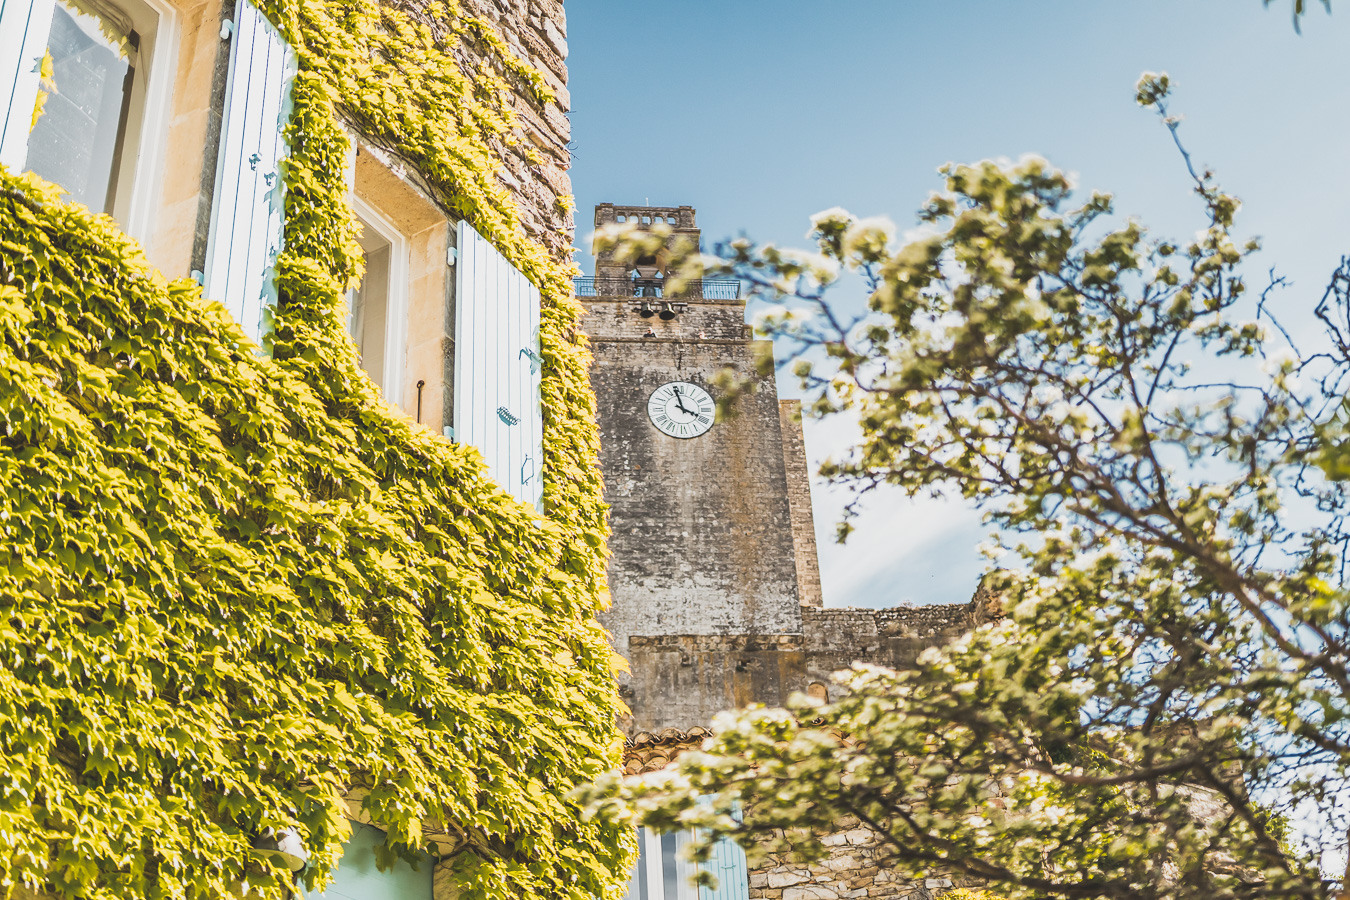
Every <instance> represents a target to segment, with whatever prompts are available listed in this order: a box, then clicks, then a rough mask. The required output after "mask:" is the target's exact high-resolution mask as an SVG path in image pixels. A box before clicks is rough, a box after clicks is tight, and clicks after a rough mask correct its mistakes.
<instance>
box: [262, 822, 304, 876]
mask: <svg viewBox="0 0 1350 900" xmlns="http://www.w3.org/2000/svg"><path fill="white" fill-rule="evenodd" d="M250 855H252V856H260V857H262V858H263V859H268V860H271V861H272V862H274V863H279V864H281V865H283V866H285V867H286V868H287V869H289V870H290V871H292V872H299V871H300V870H301V869H303V868H304V867H305V863H307V862H309V851H307V850H306V849H305V844H304V842H303V841H301V840H300V833H299V832H298V831H296V830H295V829H294V828H283V829H281V830H280V831H273V830H272V829H270V828H269V829H267V830H266V831H265V832H263V833H262V834H260V835H258V836H257V837H255V838H254V839H253V852H252V853H251V854H250Z"/></svg>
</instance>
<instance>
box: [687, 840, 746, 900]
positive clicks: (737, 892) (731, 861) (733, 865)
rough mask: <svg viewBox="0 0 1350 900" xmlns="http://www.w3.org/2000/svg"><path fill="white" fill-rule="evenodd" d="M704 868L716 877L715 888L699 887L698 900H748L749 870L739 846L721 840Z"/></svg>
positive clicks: (729, 841) (731, 841)
mask: <svg viewBox="0 0 1350 900" xmlns="http://www.w3.org/2000/svg"><path fill="white" fill-rule="evenodd" d="M704 868H706V869H707V870H708V871H709V872H711V873H712V874H714V875H716V876H717V888H716V889H710V888H706V887H700V888H699V889H698V898H699V900H749V898H750V870H749V866H748V865H747V864H746V861H745V851H744V850H742V849H741V845H740V844H738V843H736V842H735V841H733V840H729V839H727V838H721V839H720V840H718V842H717V843H716V844H714V845H713V852H712V858H711V859H709V860H708V861H707V862H706V863H704Z"/></svg>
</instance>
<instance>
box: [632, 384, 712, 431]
mask: <svg viewBox="0 0 1350 900" xmlns="http://www.w3.org/2000/svg"><path fill="white" fill-rule="evenodd" d="M715 411H716V407H715V406H714V404H713V398H712V397H710V396H709V395H708V392H707V391H705V390H704V389H703V388H701V387H699V386H698V385H696V384H690V383H689V382H687V381H672V382H670V383H668V384H663V385H661V386H660V387H659V388H657V389H656V390H654V391H652V395H651V397H650V398H649V399H648V400H647V415H648V416H650V417H651V420H652V424H653V425H655V426H656V427H657V428H659V429H661V430H662V431H664V432H665V433H666V434H668V435H670V436H671V437H673V438H696V437H698V436H699V435H701V434H706V433H707V431H708V429H709V428H712V426H713V414H714V412H715Z"/></svg>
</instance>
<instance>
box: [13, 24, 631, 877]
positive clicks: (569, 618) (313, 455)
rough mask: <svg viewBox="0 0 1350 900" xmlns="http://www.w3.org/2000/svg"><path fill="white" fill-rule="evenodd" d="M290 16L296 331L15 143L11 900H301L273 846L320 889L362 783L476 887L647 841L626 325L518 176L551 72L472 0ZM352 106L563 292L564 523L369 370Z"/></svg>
mask: <svg viewBox="0 0 1350 900" xmlns="http://www.w3.org/2000/svg"><path fill="white" fill-rule="evenodd" d="M263 8H264V11H265V12H266V14H267V15H268V17H269V18H270V19H271V20H272V21H273V22H274V23H275V24H277V26H278V27H279V28H280V29H281V30H282V32H283V34H284V35H285V36H286V38H287V40H288V41H289V42H290V43H291V44H292V46H293V47H294V48H295V50H296V53H297V57H298V60H299V74H298V76H297V78H296V81H295V85H294V97H293V100H294V114H293V118H292V124H291V126H290V129H289V132H288V138H289V141H290V146H291V153H290V160H289V162H288V164H287V167H286V169H285V175H284V178H285V183H286V188H287V193H286V204H285V215H286V243H285V248H284V251H283V253H282V256H281V258H280V259H279V261H278V266H277V269H278V273H279V274H278V288H279V296H280V300H279V302H278V305H277V307H276V308H275V310H274V311H273V317H272V321H271V333H270V335H269V337H268V339H267V347H266V351H267V353H266V354H265V355H260V354H258V353H257V352H256V351H255V348H253V347H252V346H250V345H248V343H247V341H246V340H245V338H244V337H243V334H242V332H241V331H240V329H239V328H238V327H237V326H236V325H235V324H234V323H233V322H232V321H231V320H230V319H229V318H228V316H227V314H226V313H225V312H224V310H223V309H222V308H221V307H220V306H218V305H216V304H213V303H208V302H206V301H204V300H203V299H202V297H201V296H200V289H199V288H198V287H197V286H196V285H195V284H194V283H192V282H191V281H188V280H186V279H179V280H168V279H166V278H165V277H164V276H163V275H161V274H159V273H158V272H156V271H154V270H153V269H152V268H151V267H150V266H149V265H148V264H147V263H146V262H145V260H144V258H143V257H142V255H141V252H140V250H139V248H138V247H137V246H136V245H135V243H134V242H133V241H131V240H130V239H128V238H127V237H125V236H124V235H123V234H122V233H121V232H120V231H119V229H118V228H117V226H116V224H115V223H114V222H112V220H110V219H108V218H106V217H94V216H91V215H89V214H88V213H87V212H86V211H84V210H83V209H82V208H79V207H73V206H70V205H66V204H63V203H62V202H61V201H60V200H59V198H58V196H57V193H56V192H55V191H54V190H53V189H51V188H49V187H47V186H45V185H43V184H42V183H41V182H40V181H39V180H38V179H36V178H35V177H33V176H21V177H19V176H14V175H12V174H11V173H9V172H7V171H4V170H2V169H0V573H3V578H0V613H2V614H0V655H3V658H4V665H3V666H2V667H0V896H2V895H5V894H15V895H17V894H22V893H26V892H28V891H36V892H39V893H44V894H50V895H55V896H60V897H91V898H93V897H97V898H110V900H111V898H134V897H147V898H149V897H154V898H159V897H165V898H167V897H188V898H195V897H212V898H217V897H222V896H229V895H239V894H240V893H241V892H249V893H258V892H261V893H262V894H263V895H266V896H271V897H281V896H284V894H285V891H286V890H287V889H288V887H289V883H290V877H289V875H288V874H287V873H282V872H280V871H278V870H276V869H272V868H270V867H269V866H268V865H267V864H266V863H264V862H262V861H260V860H259V859H258V858H256V857H255V856H252V855H250V853H249V845H250V840H251V837H252V836H253V835H255V834H257V833H259V832H261V831H263V830H265V829H269V828H279V827H295V828H297V829H299V831H300V833H301V835H302V836H303V838H304V840H305V843H306V844H307V845H308V847H309V849H310V851H311V861H312V863H313V865H312V866H311V868H310V869H308V870H307V871H306V873H305V875H304V879H305V880H306V881H308V882H309V883H310V884H311V885H314V884H318V883H320V882H322V880H323V879H324V878H325V873H326V872H327V870H328V868H329V867H330V866H331V864H332V863H333V861H334V860H335V858H336V856H337V854H338V852H339V850H340V846H341V843H342V841H343V840H344V839H345V838H346V836H347V819H346V815H347V813H348V812H349V811H350V810H349V807H348V805H347V804H348V800H349V799H350V798H360V799H359V801H357V802H359V806H360V811H361V815H362V816H363V817H364V816H369V818H370V819H371V821H373V822H374V823H375V824H377V825H378V826H379V827H381V828H382V829H385V830H386V831H387V832H388V834H389V841H390V849H391V851H392V852H403V853H404V854H405V855H407V856H408V857H409V858H412V857H413V856H414V851H417V850H421V849H423V848H425V847H427V845H428V842H429V840H430V841H431V842H432V844H433V846H432V847H431V849H432V850H433V852H435V853H436V854H437V855H438V856H440V857H441V858H442V859H443V860H444V862H443V863H442V864H441V866H440V871H439V872H438V881H440V882H441V883H443V884H453V885H454V886H455V887H456V888H457V889H458V890H459V891H461V892H462V894H461V895H462V896H464V897H483V898H488V897H491V898H507V897H511V898H528V897H540V898H543V897H549V898H568V897H575V898H583V897H585V898H591V897H599V896H602V895H605V894H606V893H609V894H611V895H612V893H613V890H614V889H615V885H614V884H613V882H614V880H615V879H614V875H613V874H612V873H614V872H622V871H623V869H624V868H625V864H626V855H627V847H626V839H625V838H624V837H623V836H622V835H620V834H618V833H616V832H614V831H607V830H605V829H604V828H601V827H598V826H596V825H593V824H589V823H582V822H580V821H579V817H578V816H577V815H576V810H575V808H574V806H573V805H572V804H571V803H570V802H569V801H568V800H567V794H568V792H569V791H570V790H571V788H572V787H573V786H575V785H576V784H578V783H580V782H582V781H585V780H589V779H590V778H591V777H593V776H594V775H595V774H597V773H598V772H599V771H600V770H602V769H605V768H609V767H611V766H613V765H614V764H616V762H617V759H618V756H617V754H618V751H619V748H620V742H619V740H618V738H617V733H616V731H615V729H614V727H613V721H614V710H615V706H616V703H617V701H616V697H615V692H614V685H613V681H612V676H611V656H610V652H609V649H608V644H607V641H606V638H605V635H604V633H603V631H602V630H601V629H600V627H599V626H598V625H597V624H596V623H595V620H594V613H595V612H596V611H597V609H598V608H599V606H600V604H601V602H602V597H603V571H604V565H603V554H604V542H605V538H606V530H605V521H604V512H603V506H602V503H601V499H600V497H601V484H600V476H599V472H598V470H597V468H596V465H595V458H596V436H595V431H594V426H593V422H592V415H593V407H594V401H593V397H592V395H591V394H590V391H589V387H588V385H587V381H586V366H587V364H588V352H587V350H586V347H585V344H584V340H583V339H582V338H580V337H579V336H578V335H577V333H576V329H575V325H576V316H577V310H576V308H575V306H574V302H573V301H572V299H571V281H570V275H571V272H570V264H569V263H567V262H566V260H565V257H562V256H561V255H560V254H558V253H556V252H555V253H553V254H550V253H549V252H548V250H547V248H546V247H545V246H543V244H542V243H541V242H540V241H539V240H538V239H537V238H532V237H530V236H529V234H528V232H527V230H526V229H525V228H523V227H522V224H521V216H520V211H519V209H518V207H517V203H516V201H515V198H514V197H513V196H512V192H511V189H510V188H509V186H508V185H507V184H505V183H504V182H503V181H502V179H500V178H498V176H497V172H498V171H499V169H500V167H501V159H502V153H503V148H508V147H511V145H512V144H514V143H515V142H517V141H518V138H517V137H516V130H515V129H516V124H517V123H516V120H515V115H514V113H513V110H512V106H513V104H516V103H518V102H519V98H520V97H521V96H527V95H528V96H530V97H533V98H534V100H536V101H539V102H547V101H548V100H549V99H550V88H549V86H548V84H547V83H546V79H545V78H543V77H542V76H541V75H540V74H539V73H538V72H537V71H535V70H534V69H532V68H531V67H530V66H528V65H527V64H525V63H523V62H521V61H520V60H519V59H518V58H517V56H516V55H515V54H514V53H512V52H511V50H510V48H509V47H508V46H507V45H506V43H505V42H504V41H503V40H502V38H501V37H500V35H498V34H497V33H496V32H495V31H493V30H492V28H491V27H490V26H489V25H488V24H487V23H486V22H484V21H483V20H481V19H478V18H475V17H473V16H470V15H466V14H462V12H461V10H460V9H459V8H458V7H457V6H456V4H455V3H454V2H437V0H433V2H430V3H418V4H410V5H408V6H406V7H395V6H381V5H379V3H378V2H376V0H332V2H323V0H275V2H267V3H265V4H264V5H263ZM344 122H345V123H346V124H347V125H348V126H349V127H354V128H355V129H356V130H358V131H360V132H361V133H362V134H363V136H364V137H365V138H366V139H368V140H371V141H373V142H375V143H377V144H379V145H381V146H383V147H385V148H386V149H388V150H390V151H391V152H393V153H395V154H397V155H398V156H400V157H401V158H402V159H404V160H405V161H406V162H408V163H409V164H410V165H411V166H413V167H414V168H415V169H416V170H417V171H418V172H419V173H420V174H421V175H422V177H423V178H424V180H425V182H426V184H427V185H428V186H429V187H430V188H431V190H432V192H433V193H434V194H435V196H436V199H437V200H438V201H439V202H440V203H441V204H442V205H443V206H444V207H445V208H446V210H447V211H448V212H450V213H451V214H453V215H458V216H463V217H464V218H467V219H468V220H469V221H470V223H471V224H473V225H474V227H476V228H477V229H478V230H479V231H480V232H481V233H483V234H484V235H485V236H487V237H489V238H490V239H491V240H492V241H493V242H494V244H495V245H496V246H497V247H498V249H500V250H501V251H502V252H503V253H504V254H505V255H506V256H507V257H508V258H509V259H511V261H512V262H513V263H514V264H515V265H516V266H518V267H519V268H520V269H521V270H522V271H524V272H525V273H526V274H527V275H528V276H529V277H530V279H531V280H532V281H534V282H535V283H537V284H538V285H539V286H540V289H541V291H542V294H543V297H544V309H543V325H542V329H541V330H542V334H541V337H542V347H543V355H544V360H545V362H544V369H543V371H544V379H543V397H544V414H545V451H546V466H545V494H544V496H545V515H544V516H540V515H537V514H536V513H535V512H534V511H533V510H531V509H529V508H528V507H523V506H521V505H518V504H516V503H515V502H514V501H512V500H511V499H510V498H509V497H508V496H507V495H506V494H505V493H503V492H502V491H500V490H499V489H497V488H496V487H495V486H494V485H493V484H492V483H491V482H489V481H487V480H486V479H485V478H484V477H483V474H482V468H481V460H480V458H479V456H478V454H477V452H476V451H474V450H472V449H468V448H465V447H461V446H458V445H455V444H453V443H451V442H449V441H446V440H444V439H442V438H440V437H438V436H436V435H433V434H431V433H429V432H427V431H425V430H423V429H420V428H418V427H416V426H414V425H412V424H411V423H410V422H409V421H408V420H407V418H405V417H404V416H402V415H400V414H398V413H397V412H396V411H394V410H391V409H389V408H387V407H385V406H383V405H382V404H381V402H380V401H379V399H378V391H377V389H376V388H375V387H374V385H373V384H371V382H370V381H369V380H368V379H367V377H366V376H365V375H364V373H363V372H362V370H361V368H360V365H359V361H358V359H357V357H356V354H355V351H354V348H353V347H352V345H351V343H350V341H349V340H348V339H347V337H346V335H345V331H344V328H343V315H344V314H343V306H342V298H343V296H344V292H345V290H346V289H347V288H348V287H349V286H350V285H352V284H354V283H355V280H356V279H357V278H358V277H359V274H360V273H359V268H360V264H361V263H360V260H361V256H360V252H359V249H358V247H357V246H356V244H355V242H354V239H353V219H352V215H351V212H350V210H349V208H348V201H347V189H346V186H345V182H344V159H345V154H346V151H347V146H348V140H347V138H346V136H345V134H344V132H343V130H342V123H344ZM515 152H523V153H527V154H528V153H529V152H531V151H529V150H528V149H526V150H524V151H521V150H519V148H516V151H515ZM565 202H566V198H560V199H559V203H560V205H565ZM564 212H565V210H564Z"/></svg>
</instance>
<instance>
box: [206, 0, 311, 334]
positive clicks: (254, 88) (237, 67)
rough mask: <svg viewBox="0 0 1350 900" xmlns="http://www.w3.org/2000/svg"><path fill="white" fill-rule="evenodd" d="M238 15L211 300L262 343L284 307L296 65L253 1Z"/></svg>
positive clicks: (219, 169) (244, 2)
mask: <svg viewBox="0 0 1350 900" xmlns="http://www.w3.org/2000/svg"><path fill="white" fill-rule="evenodd" d="M237 11H238V21H236V22H235V25H234V35H233V36H232V37H231V38H230V40H231V41H232V42H233V46H232V47H231V48H230V74H229V88H228V91H227V93H226V97H225V115H224V119H223V121H222V123H221V132H220V156H219V157H218V159H217V162H216V190H215V198H214V200H213V201H212V204H211V232H210V241H209V245H208V247H207V251H206V278H205V285H206V296H207V297H208V298H209V299H211V300H218V301H219V302H220V303H222V304H223V305H224V306H225V308H226V309H228V310H229V311H230V314H231V315H232V316H234V318H235V320H236V321H237V322H238V323H239V324H240V325H242V326H244V331H245V332H246V333H247V334H248V336H249V337H251V338H253V339H254V340H255V341H256V340H258V339H259V338H260V337H261V334H262V317H263V309H264V307H267V306H271V305H272V304H273V303H274V302H275V301H276V293H277V292H276V280H275V274H274V272H273V265H274V264H275V262H276V258H277V254H278V253H280V252H281V239H282V234H281V228H282V206H281V201H282V185H281V160H282V158H283V157H284V156H285V154H286V144H285V141H284V140H283V139H282V131H283V129H285V127H286V123H287V121H288V120H289V119H290V114H291V80H292V78H294V75H295V59H294V54H293V53H292V52H291V49H290V47H288V46H287V45H286V42H285V41H284V40H282V37H281V35H280V34H278V33H277V30H276V29H275V28H274V27H272V23H270V22H268V21H267V19H266V18H265V17H264V16H263V15H262V13H260V12H258V8H257V7H256V6H254V5H253V4H252V3H250V2H249V0H239V5H238V10H237Z"/></svg>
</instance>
